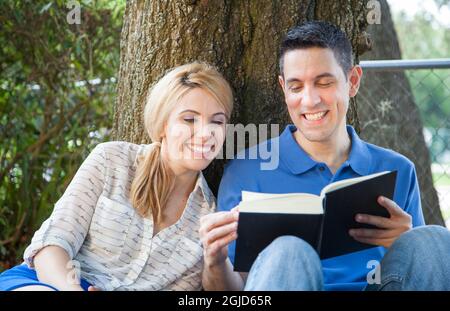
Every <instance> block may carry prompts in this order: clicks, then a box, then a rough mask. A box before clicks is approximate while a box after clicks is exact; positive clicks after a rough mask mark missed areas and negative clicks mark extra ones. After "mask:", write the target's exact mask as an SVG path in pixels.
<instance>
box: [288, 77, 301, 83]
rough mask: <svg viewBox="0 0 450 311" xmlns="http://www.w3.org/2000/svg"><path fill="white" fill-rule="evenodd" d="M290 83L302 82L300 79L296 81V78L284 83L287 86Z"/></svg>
mask: <svg viewBox="0 0 450 311" xmlns="http://www.w3.org/2000/svg"><path fill="white" fill-rule="evenodd" d="M291 82H303V81H302V80H300V79H297V78H290V79H288V80H287V81H286V83H287V84H289V83H291Z"/></svg>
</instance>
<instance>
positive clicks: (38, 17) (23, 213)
mask: <svg viewBox="0 0 450 311" xmlns="http://www.w3.org/2000/svg"><path fill="white" fill-rule="evenodd" d="M69 2H70V1H62V0H61V1H49V0H47V1H40V0H39V1H36V0H29V1H11V0H1V1H0V25H1V26H0V72H1V75H0V134H1V140H0V271H1V270H3V269H6V268H9V267H10V266H12V265H15V264H17V263H18V262H20V260H21V256H22V253H23V250H24V247H26V245H27V244H28V243H29V241H30V239H31V237H32V235H33V233H34V231H35V230H36V229H37V228H39V226H40V225H41V223H42V221H43V220H45V219H46V218H47V217H48V216H49V214H50V213H51V211H52V209H53V204H54V203H55V202H56V201H57V200H58V198H59V197H60V196H61V194H62V193H63V191H64V189H65V188H66V186H67V184H68V182H70V180H71V178H72V177H73V175H74V173H75V172H76V170H77V168H78V166H79V165H80V163H81V161H82V160H83V159H84V158H85V157H86V156H87V154H88V153H89V151H90V150H91V149H92V148H93V146H94V145H96V144H97V143H98V142H101V141H104V140H108V138H109V129H110V128H111V124H112V112H113V101H114V92H115V83H114V82H115V79H114V77H115V76H116V73H117V71H118V68H119V43H120V32H121V27H122V25H121V23H122V15H123V12H124V9H125V0H123V1H79V3H80V5H81V6H80V10H79V12H80V13H81V14H80V19H81V20H80V21H81V23H80V24H78V25H77V24H69V22H68V20H67V15H68V14H69V13H70V12H71V10H73V9H74V8H75V7H74V6H68V3H69ZM73 12H74V11H72V13H73Z"/></svg>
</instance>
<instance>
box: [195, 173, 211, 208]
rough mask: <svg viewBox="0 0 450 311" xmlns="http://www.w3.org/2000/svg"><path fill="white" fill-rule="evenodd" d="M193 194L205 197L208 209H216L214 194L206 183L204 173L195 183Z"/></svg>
mask: <svg viewBox="0 0 450 311" xmlns="http://www.w3.org/2000/svg"><path fill="white" fill-rule="evenodd" d="M193 192H194V193H199V194H200V195H201V196H202V197H203V199H204V200H205V202H206V203H207V204H208V209H210V210H214V209H215V198H214V195H213V194H212V192H211V189H210V188H209V186H208V182H207V181H206V179H205V176H203V173H202V172H200V173H199V174H198V178H197V182H196V183H195V186H194V191H193Z"/></svg>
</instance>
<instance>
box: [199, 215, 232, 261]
mask: <svg viewBox="0 0 450 311" xmlns="http://www.w3.org/2000/svg"><path fill="white" fill-rule="evenodd" d="M238 219H239V212H238V211H237V209H236V208H233V209H232V210H231V211H229V212H217V213H213V214H209V215H206V216H203V217H202V218H200V230H199V233H200V240H201V241H202V244H203V255H204V259H205V264H206V265H207V266H208V267H213V266H220V265H223V264H225V261H226V259H227V257H228V244H230V243H231V242H232V241H234V240H236V238H237V224H238Z"/></svg>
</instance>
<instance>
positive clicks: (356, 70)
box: [348, 65, 363, 97]
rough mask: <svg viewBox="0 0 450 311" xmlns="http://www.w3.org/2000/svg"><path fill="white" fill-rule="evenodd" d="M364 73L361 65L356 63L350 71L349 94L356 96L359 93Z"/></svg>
mask: <svg viewBox="0 0 450 311" xmlns="http://www.w3.org/2000/svg"><path fill="white" fill-rule="evenodd" d="M362 75H363V71H362V68H361V66H359V65H355V66H353V68H352V69H351V70H350V71H349V78H348V80H349V83H350V90H349V96H350V97H355V96H356V94H357V93H358V90H359V86H360V84H361V78H362Z"/></svg>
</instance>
